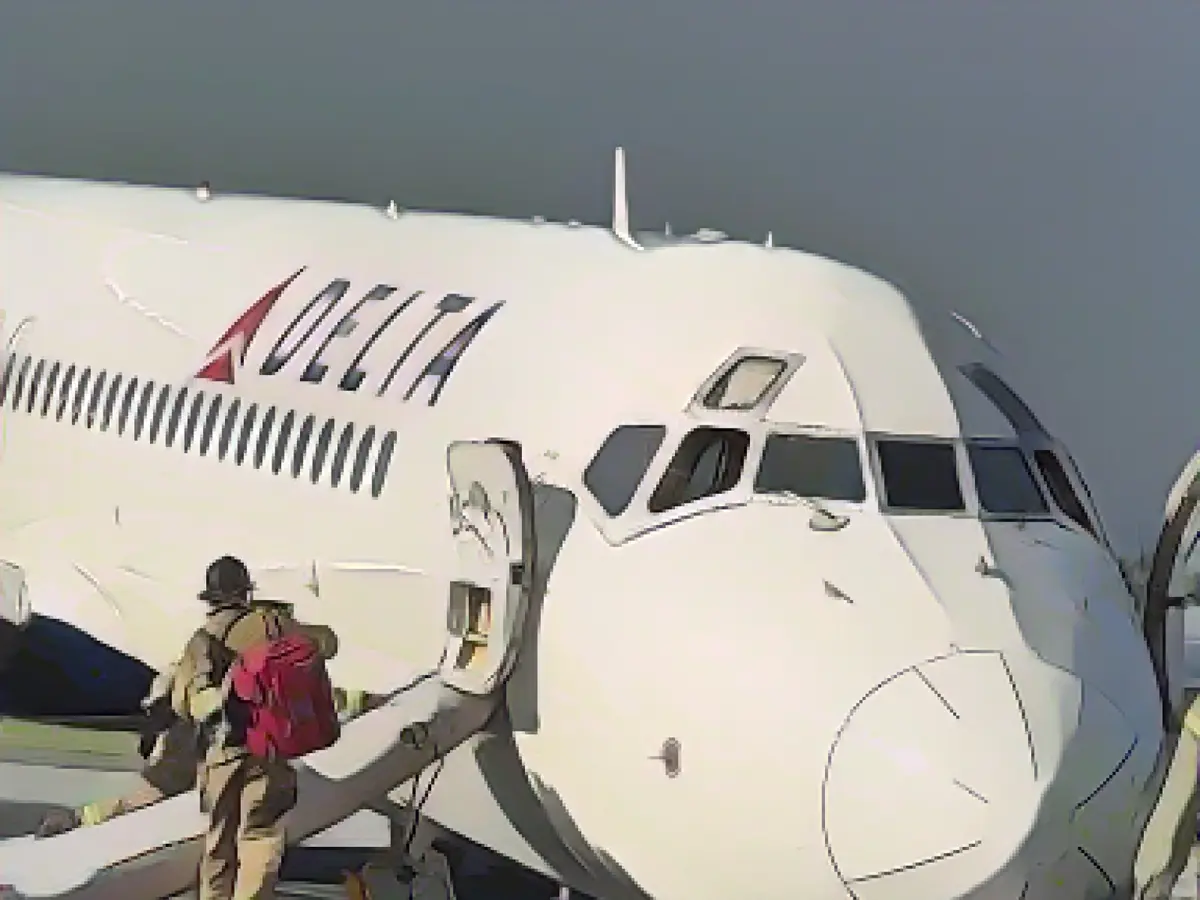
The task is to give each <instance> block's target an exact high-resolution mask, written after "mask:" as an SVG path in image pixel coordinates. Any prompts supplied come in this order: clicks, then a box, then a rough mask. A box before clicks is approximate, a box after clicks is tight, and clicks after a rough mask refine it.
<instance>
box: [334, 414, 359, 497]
mask: <svg viewBox="0 0 1200 900" xmlns="http://www.w3.org/2000/svg"><path fill="white" fill-rule="evenodd" d="M353 440H354V423H350V424H349V425H347V426H346V427H345V428H343V429H342V436H341V437H340V438H338V445H337V450H335V451H334V453H333V472H332V478H331V481H332V483H333V486H334V487H337V486H338V485H339V484H341V481H342V472H343V470H344V469H345V467H346V456H347V455H348V454H349V453H350V443H351V442H352V441H353Z"/></svg>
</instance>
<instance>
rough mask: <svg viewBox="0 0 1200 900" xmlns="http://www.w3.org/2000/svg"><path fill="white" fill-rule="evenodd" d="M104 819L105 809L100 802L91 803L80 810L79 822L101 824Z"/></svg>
mask: <svg viewBox="0 0 1200 900" xmlns="http://www.w3.org/2000/svg"><path fill="white" fill-rule="evenodd" d="M103 821H104V809H103V807H102V806H101V805H100V804H99V803H89V804H88V805H87V806H84V807H81V808H80V810H79V822H80V824H82V825H99V824H100V823H101V822H103Z"/></svg>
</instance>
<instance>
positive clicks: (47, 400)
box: [42, 362, 62, 419]
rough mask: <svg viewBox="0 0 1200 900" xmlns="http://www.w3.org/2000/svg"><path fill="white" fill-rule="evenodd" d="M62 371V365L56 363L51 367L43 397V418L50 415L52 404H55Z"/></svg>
mask: <svg viewBox="0 0 1200 900" xmlns="http://www.w3.org/2000/svg"><path fill="white" fill-rule="evenodd" d="M61 371H62V363H58V362H56V363H55V364H54V365H52V366H51V367H50V374H49V375H47V376H46V393H45V394H43V395H42V418H43V419H44V418H46V416H48V415H50V404H51V403H53V402H54V390H55V388H57V387H58V376H59V373H60V372H61Z"/></svg>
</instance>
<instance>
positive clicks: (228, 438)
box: [217, 397, 242, 459]
mask: <svg viewBox="0 0 1200 900" xmlns="http://www.w3.org/2000/svg"><path fill="white" fill-rule="evenodd" d="M241 405H242V401H241V400H239V399H238V398H237V397H234V398H233V402H232V403H231V404H229V412H227V413H226V414H225V424H224V425H223V426H222V427H221V440H220V442H219V443H218V444H217V459H224V458H225V455H226V454H227V453H228V452H229V444H230V443H231V442H232V441H233V429H234V428H236V427H237V417H238V408H239V407H240V406H241Z"/></svg>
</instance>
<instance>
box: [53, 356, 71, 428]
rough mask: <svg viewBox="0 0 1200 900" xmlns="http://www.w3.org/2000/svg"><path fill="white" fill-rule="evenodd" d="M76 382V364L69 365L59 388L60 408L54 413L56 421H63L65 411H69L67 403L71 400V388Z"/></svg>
mask: <svg viewBox="0 0 1200 900" xmlns="http://www.w3.org/2000/svg"><path fill="white" fill-rule="evenodd" d="M74 384H75V366H73V365H72V366H68V367H67V371H66V373H65V374H64V375H63V380H62V384H61V385H60V386H59V389H58V409H57V410H56V411H55V413H54V418H55V420H56V421H58V422H61V421H62V417H63V413H65V412H66V411H67V404H68V403H69V402H70V401H71V388H72V387H73V386H74Z"/></svg>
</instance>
